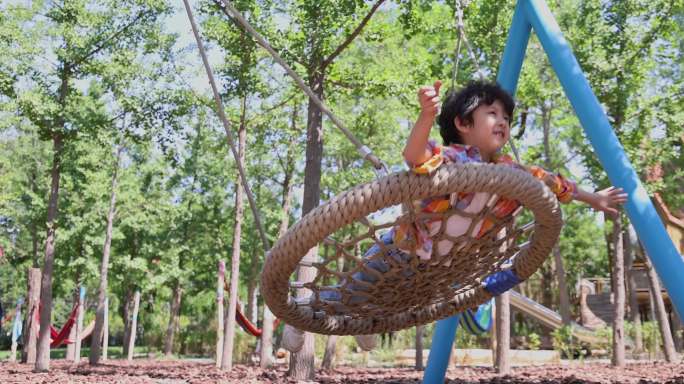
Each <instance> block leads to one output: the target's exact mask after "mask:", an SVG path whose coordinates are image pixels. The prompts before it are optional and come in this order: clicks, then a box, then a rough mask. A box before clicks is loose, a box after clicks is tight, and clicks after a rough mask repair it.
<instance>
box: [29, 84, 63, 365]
mask: <svg viewBox="0 0 684 384" xmlns="http://www.w3.org/2000/svg"><path fill="white" fill-rule="evenodd" d="M64 86H65V84H64V82H63V87H64ZM63 92H66V90H63ZM52 145H53V154H52V155H53V158H52V171H51V172H50V176H51V179H52V181H51V183H50V197H49V200H48V210H47V235H46V237H45V262H44V263H43V276H42V279H41V284H40V285H41V288H40V303H41V305H40V331H39V332H38V343H37V346H36V365H35V368H34V370H35V371H36V372H47V371H48V370H49V369H50V323H51V321H52V270H53V268H54V262H55V236H56V233H57V211H58V210H57V204H58V202H59V180H60V176H61V157H62V148H63V145H64V144H63V142H62V135H61V134H60V133H53V135H52Z"/></svg>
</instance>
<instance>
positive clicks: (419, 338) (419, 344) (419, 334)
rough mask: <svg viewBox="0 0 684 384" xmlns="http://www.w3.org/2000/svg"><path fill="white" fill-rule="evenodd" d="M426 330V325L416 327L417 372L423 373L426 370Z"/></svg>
mask: <svg viewBox="0 0 684 384" xmlns="http://www.w3.org/2000/svg"><path fill="white" fill-rule="evenodd" d="M424 330H425V326H424V325H417V326H416V371H422V370H424V369H425V367H424V366H423V331H424Z"/></svg>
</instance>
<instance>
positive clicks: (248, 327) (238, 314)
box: [235, 304, 280, 337]
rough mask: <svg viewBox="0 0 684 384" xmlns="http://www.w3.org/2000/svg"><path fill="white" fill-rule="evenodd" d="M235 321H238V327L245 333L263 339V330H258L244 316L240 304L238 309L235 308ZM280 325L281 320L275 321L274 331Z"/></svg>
mask: <svg viewBox="0 0 684 384" xmlns="http://www.w3.org/2000/svg"><path fill="white" fill-rule="evenodd" d="M235 321H237V323H238V325H240V326H241V327H242V329H244V330H245V332H247V333H249V334H250V335H252V336H255V337H261V329H259V328H257V327H256V325H255V324H253V323H252V322H251V321H249V319H247V317H245V315H243V314H242V311H240V305H239V304H238V306H237V308H235ZM278 324H280V319H275V320H273V329H275V328H276V327H277V326H278Z"/></svg>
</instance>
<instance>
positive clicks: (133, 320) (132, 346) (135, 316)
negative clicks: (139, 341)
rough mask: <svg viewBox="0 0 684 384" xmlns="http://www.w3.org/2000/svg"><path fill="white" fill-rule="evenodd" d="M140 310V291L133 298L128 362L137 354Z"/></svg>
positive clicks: (127, 354)
mask: <svg viewBox="0 0 684 384" xmlns="http://www.w3.org/2000/svg"><path fill="white" fill-rule="evenodd" d="M174 303H175V302H174ZM178 303H180V293H179V294H178ZM179 306H180V305H179ZM139 309H140V291H135V296H134V298H133V315H132V316H131V331H130V334H129V336H128V351H127V353H126V359H127V360H128V361H131V360H133V353H134V352H135V335H136V333H137V332H138V310H139ZM171 337H172V338H173V335H171ZM171 345H173V339H172V340H171Z"/></svg>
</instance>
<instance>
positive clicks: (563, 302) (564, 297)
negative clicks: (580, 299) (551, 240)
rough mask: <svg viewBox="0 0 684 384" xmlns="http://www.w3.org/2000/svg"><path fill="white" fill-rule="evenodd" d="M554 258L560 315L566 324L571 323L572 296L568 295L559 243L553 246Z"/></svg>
mask: <svg viewBox="0 0 684 384" xmlns="http://www.w3.org/2000/svg"><path fill="white" fill-rule="evenodd" d="M553 259H554V261H555V263H556V279H557V280H558V300H559V304H560V305H559V306H560V315H561V319H562V321H563V324H564V325H570V323H571V322H572V315H571V313H570V297H569V295H568V284H567V281H566V279H565V267H563V258H562V257H561V252H560V248H559V247H558V244H556V246H555V247H553Z"/></svg>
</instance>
